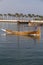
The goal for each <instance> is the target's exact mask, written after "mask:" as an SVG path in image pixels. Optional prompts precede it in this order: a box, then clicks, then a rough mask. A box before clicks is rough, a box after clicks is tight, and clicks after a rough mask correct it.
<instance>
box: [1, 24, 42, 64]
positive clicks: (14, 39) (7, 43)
mask: <svg viewBox="0 0 43 65" xmlns="http://www.w3.org/2000/svg"><path fill="white" fill-rule="evenodd" d="M2 28H4V29H11V30H20V31H21V30H22V31H25V30H26V31H27V30H34V27H28V25H26V24H25V25H19V26H18V25H17V24H16V23H15V24H14V23H0V65H43V27H40V29H41V36H40V39H35V38H31V37H27V36H17V35H5V34H6V33H5V32H3V31H2V30H1V29H2Z"/></svg>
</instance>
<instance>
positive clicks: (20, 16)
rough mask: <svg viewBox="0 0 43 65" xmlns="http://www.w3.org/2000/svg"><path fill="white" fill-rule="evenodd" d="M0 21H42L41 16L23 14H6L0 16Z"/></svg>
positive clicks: (42, 17)
mask: <svg viewBox="0 0 43 65" xmlns="http://www.w3.org/2000/svg"><path fill="white" fill-rule="evenodd" d="M0 19H29V20H31V19H33V20H43V16H42V15H35V14H23V13H15V14H12V13H8V14H0Z"/></svg>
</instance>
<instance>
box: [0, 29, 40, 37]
mask: <svg viewBox="0 0 43 65" xmlns="http://www.w3.org/2000/svg"><path fill="white" fill-rule="evenodd" d="M1 30H2V31H4V32H5V33H6V34H9V35H24V36H40V29H38V30H37V31H12V30H9V29H1Z"/></svg>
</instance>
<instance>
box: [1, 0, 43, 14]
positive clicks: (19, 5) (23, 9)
mask: <svg viewBox="0 0 43 65" xmlns="http://www.w3.org/2000/svg"><path fill="white" fill-rule="evenodd" d="M16 12H18V13H24V14H28V13H32V14H41V15H43V0H0V13H16Z"/></svg>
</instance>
